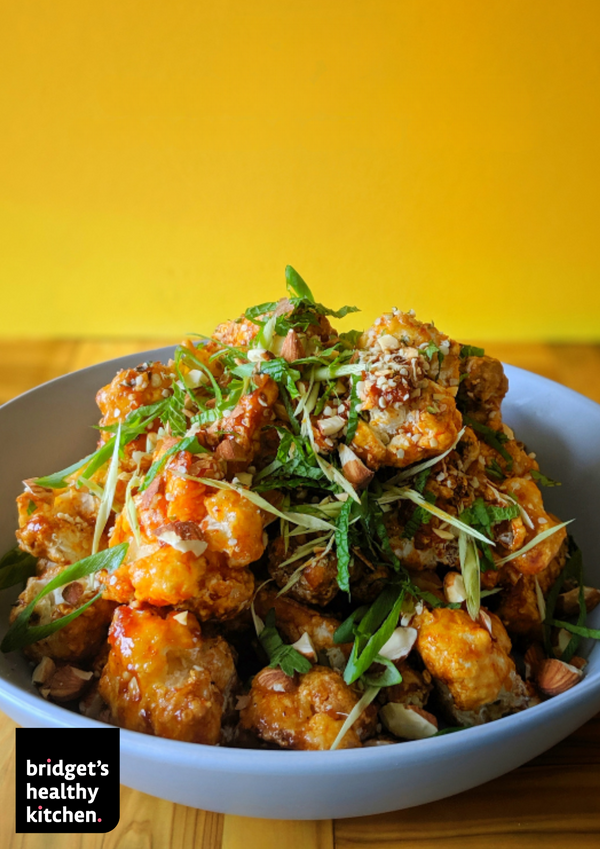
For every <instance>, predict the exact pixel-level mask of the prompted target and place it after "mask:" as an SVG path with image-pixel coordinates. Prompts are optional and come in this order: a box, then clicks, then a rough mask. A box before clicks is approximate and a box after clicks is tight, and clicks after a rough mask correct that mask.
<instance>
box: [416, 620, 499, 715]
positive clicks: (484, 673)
mask: <svg viewBox="0 0 600 849" xmlns="http://www.w3.org/2000/svg"><path fill="white" fill-rule="evenodd" d="M488 616H489V618H490V620H491V623H492V634H490V632H489V631H488V629H487V628H486V626H485V624H484V623H483V622H481V621H478V622H474V621H473V620H472V619H471V617H470V616H469V614H468V613H466V612H465V611H464V610H460V609H459V610H452V609H449V608H436V609H434V610H425V611H423V613H421V614H420V615H418V616H415V617H414V619H413V620H412V622H411V625H412V627H414V628H416V629H417V630H418V637H417V645H416V647H417V650H418V652H419V654H420V655H421V657H422V658H423V662H424V663H425V666H426V667H427V670H428V671H429V672H430V674H431V675H432V676H433V678H434V679H435V680H436V682H441V683H443V684H445V685H446V686H447V687H448V690H449V692H450V695H451V696H452V699H453V701H454V704H455V705H456V707H457V708H458V709H459V710H467V711H469V710H477V709H478V708H480V707H481V706H482V705H485V704H487V703H488V702H493V701H495V700H496V699H497V698H498V694H499V693H500V690H501V689H502V687H503V686H505V684H506V683H507V679H508V678H509V676H510V675H511V673H513V672H514V670H515V664H514V662H513V661H512V660H511V658H510V657H509V654H508V653H509V651H510V649H511V642H510V639H509V637H508V634H507V633H506V630H505V628H504V625H503V624H502V622H501V621H500V619H498V617H497V616H495V615H494V614H493V613H489V614H488Z"/></svg>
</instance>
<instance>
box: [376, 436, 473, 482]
mask: <svg viewBox="0 0 600 849" xmlns="http://www.w3.org/2000/svg"><path fill="white" fill-rule="evenodd" d="M465 430H466V428H464V427H463V428H462V430H460V431H459V434H458V436H457V437H456V439H455V440H454V442H453V443H452V445H451V446H450V448H448V449H447V450H446V451H444V452H443V453H442V454H438V455H437V457H430V458H429V460H424V461H423V462H422V463H417V465H416V466H411V467H410V469H405V470H404V471H403V472H398V474H397V475H394V477H393V478H390V480H389V481H388V484H395V483H399V482H400V481H404V480H407V479H408V478H414V477H415V475H418V474H419V473H420V472H422V471H424V470H425V469H430V468H431V466H435V465H436V463H439V462H440V460H443V459H444V457H447V456H448V454H450V453H451V452H452V451H454V449H455V448H456V446H457V445H458V443H459V442H460V440H461V439H462V438H463V434H464V432H465Z"/></svg>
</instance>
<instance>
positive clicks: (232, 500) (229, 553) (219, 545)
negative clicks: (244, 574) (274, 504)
mask: <svg viewBox="0 0 600 849" xmlns="http://www.w3.org/2000/svg"><path fill="white" fill-rule="evenodd" d="M204 506H205V508H206V516H205V518H204V519H203V520H202V523H201V524H200V530H201V533H202V539H204V540H205V541H206V542H207V543H208V548H209V550H210V551H214V552H220V553H223V554H225V555H226V557H227V562H228V563H229V565H230V566H231V567H232V568H234V569H239V568H243V567H244V566H248V565H249V564H250V563H254V562H255V561H256V560H258V559H259V558H260V557H262V554H263V552H264V550H265V545H266V542H267V540H266V535H264V536H263V528H264V525H265V519H264V517H263V514H262V512H261V510H260V508H259V507H257V506H256V505H255V504H253V503H252V502H251V501H249V500H248V499H247V498H244V496H243V495H239V494H238V493H237V492H234V491H232V490H217V492H214V490H213V494H211V495H210V496H208V497H207V498H206V500H205V502H204Z"/></svg>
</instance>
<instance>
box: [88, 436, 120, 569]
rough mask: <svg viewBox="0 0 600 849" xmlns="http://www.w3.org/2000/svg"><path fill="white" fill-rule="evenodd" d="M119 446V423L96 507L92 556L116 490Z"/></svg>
mask: <svg viewBox="0 0 600 849" xmlns="http://www.w3.org/2000/svg"><path fill="white" fill-rule="evenodd" d="M120 444H121V423H120V422H119V427H118V429H117V435H116V436H115V438H114V449H113V453H112V457H111V460H110V467H109V470H108V474H107V476H106V483H105V484H104V492H103V493H102V498H101V499H100V506H99V507H98V515H97V516H96V526H95V528H94V541H93V543H92V554H96V552H97V551H98V547H99V545H100V538H101V537H102V534H103V532H104V528H105V527H106V523H107V522H108V517H109V516H110V511H111V510H112V505H113V501H114V498H115V491H116V489H117V480H118V476H119V446H120Z"/></svg>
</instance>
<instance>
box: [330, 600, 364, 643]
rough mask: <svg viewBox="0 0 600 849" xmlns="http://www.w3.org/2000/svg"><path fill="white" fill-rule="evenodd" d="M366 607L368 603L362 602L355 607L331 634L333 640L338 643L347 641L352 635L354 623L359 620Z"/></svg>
mask: <svg viewBox="0 0 600 849" xmlns="http://www.w3.org/2000/svg"><path fill="white" fill-rule="evenodd" d="M368 609H369V607H368V605H366V604H364V605H363V606H362V607H357V609H356V610H353V611H352V613H351V614H350V616H348V618H347V619H344V621H343V622H342V624H341V625H340V627H339V628H338V629H337V630H336V632H335V634H334V635H333V642H334V643H337V644H338V645H339V644H340V643H349V642H350V641H351V640H352V639H353V637H354V629H355V626H356V624H357V623H358V622H360V620H361V619H362V618H363V616H364V615H365V613H366V612H367V610H368Z"/></svg>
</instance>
